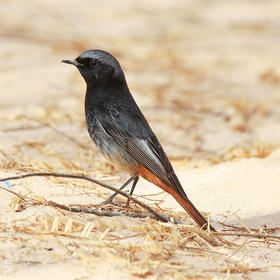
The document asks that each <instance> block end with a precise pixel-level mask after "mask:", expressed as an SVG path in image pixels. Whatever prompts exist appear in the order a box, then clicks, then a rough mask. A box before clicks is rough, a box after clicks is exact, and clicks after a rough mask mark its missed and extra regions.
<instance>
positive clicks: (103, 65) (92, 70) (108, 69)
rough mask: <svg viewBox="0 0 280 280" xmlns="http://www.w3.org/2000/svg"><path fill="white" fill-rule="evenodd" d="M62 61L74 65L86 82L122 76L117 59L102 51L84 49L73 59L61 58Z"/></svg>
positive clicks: (100, 81)
mask: <svg viewBox="0 0 280 280" xmlns="http://www.w3.org/2000/svg"><path fill="white" fill-rule="evenodd" d="M62 62H64V63H68V64H73V65H75V66H76V67H77V68H78V70H79V71H80V73H81V75H82V76H83V78H84V79H85V81H86V83H87V84H88V83H104V82H106V81H108V80H110V79H115V78H121V79H122V78H124V75H123V72H122V69H121V67H120V65H119V63H118V61H117V60H116V59H115V58H114V57H113V56H112V55H111V54H109V53H107V52H104V51H100V50H89V51H85V52H83V53H82V54H81V55H79V56H78V57H77V58H76V59H75V60H74V61H70V60H63V61H62Z"/></svg>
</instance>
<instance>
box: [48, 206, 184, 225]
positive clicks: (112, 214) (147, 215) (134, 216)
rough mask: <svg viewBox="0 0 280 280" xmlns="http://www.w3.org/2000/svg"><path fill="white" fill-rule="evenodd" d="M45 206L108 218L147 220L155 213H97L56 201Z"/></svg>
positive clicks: (178, 221)
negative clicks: (122, 217) (123, 217)
mask: <svg viewBox="0 0 280 280" xmlns="http://www.w3.org/2000/svg"><path fill="white" fill-rule="evenodd" d="M44 204H45V205H48V206H52V207H56V208H60V209H63V210H66V211H70V212H76V213H80V212H84V213H88V214H94V215H96V216H107V217H113V216H127V217H131V218H147V217H152V216H154V215H153V213H131V212H125V211H121V212H111V211H97V210H95V209H93V208H91V207H87V208H86V207H73V206H66V205H63V204H59V203H56V202H54V201H46V202H45V203H44ZM161 216H162V217H165V219H166V220H169V221H170V220H171V218H170V217H169V216H167V215H162V214H161ZM174 223H175V224H183V223H182V221H180V220H177V219H174Z"/></svg>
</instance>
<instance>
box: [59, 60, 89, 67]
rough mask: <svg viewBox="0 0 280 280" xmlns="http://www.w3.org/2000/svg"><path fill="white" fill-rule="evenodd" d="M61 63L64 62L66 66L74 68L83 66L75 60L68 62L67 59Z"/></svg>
mask: <svg viewBox="0 0 280 280" xmlns="http://www.w3.org/2000/svg"><path fill="white" fill-rule="evenodd" d="M61 62H64V63H67V64H73V65H74V66H76V67H81V66H84V65H83V64H81V63H79V62H78V61H77V60H76V59H75V60H73V61H72V60H68V59H65V60H62V61H61Z"/></svg>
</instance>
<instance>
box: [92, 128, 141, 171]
mask: <svg viewBox="0 0 280 280" xmlns="http://www.w3.org/2000/svg"><path fill="white" fill-rule="evenodd" d="M89 133H90V136H91V138H92V140H93V142H94V143H95V145H96V147H97V148H98V150H99V151H100V152H101V154H102V155H103V156H105V157H106V158H107V159H108V160H109V161H110V162H112V163H113V164H114V165H115V166H117V167H118V168H120V169H122V170H124V171H127V172H128V173H130V174H136V173H137V170H138V162H137V161H136V160H135V159H134V158H133V157H132V156H131V155H130V154H129V153H128V152H126V151H125V149H124V148H123V147H121V146H120V145H119V144H117V143H116V142H115V141H114V139H113V138H112V137H111V136H110V135H108V134H107V133H104V131H100V130H99V129H98V128H96V129H94V131H89Z"/></svg>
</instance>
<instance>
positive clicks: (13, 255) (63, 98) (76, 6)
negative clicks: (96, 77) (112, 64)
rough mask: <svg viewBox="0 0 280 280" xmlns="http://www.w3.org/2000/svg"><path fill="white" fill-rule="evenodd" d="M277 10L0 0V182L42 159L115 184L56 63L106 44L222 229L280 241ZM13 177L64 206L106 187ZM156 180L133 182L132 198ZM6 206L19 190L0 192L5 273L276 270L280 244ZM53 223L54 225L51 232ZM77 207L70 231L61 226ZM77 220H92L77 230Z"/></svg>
mask: <svg viewBox="0 0 280 280" xmlns="http://www.w3.org/2000/svg"><path fill="white" fill-rule="evenodd" d="M279 17H280V4H279V1H277V0H274V1H273V0H271V1H249V0H246V1H244V0H243V1H218V0H213V1H203V0H200V1H127V0H124V1H106V4H105V2H104V1H86V0H84V1H66V0H58V1H44V0H36V1H35V0H34V1H32V0H30V1H25V2H24V1H18V0H11V1H5V3H2V5H1V6H0V20H1V27H0V60H1V63H0V168H1V170H0V174H1V178H2V177H5V176H8V175H14V174H19V173H23V172H27V171H28V172H31V171H38V170H43V171H47V170H49V171H58V172H65V173H85V174H88V175H90V176H92V177H94V178H97V179H98V178H99V179H103V180H105V179H106V182H108V183H110V184H113V185H114V186H119V185H120V184H121V182H122V181H123V180H124V179H125V178H126V177H125V176H126V175H125V174H121V173H119V171H117V170H115V169H114V168H113V167H112V166H111V165H108V164H107V163H105V162H104V160H103V159H102V158H101V157H100V155H99V154H97V153H96V150H95V149H94V148H93V147H92V144H91V142H90V139H89V137H88V134H87V131H86V128H85V124H84V112H83V98H84V91H85V84H84V82H83V80H82V79H81V77H80V75H79V74H78V73H77V71H76V70H75V69H74V68H72V67H71V66H69V65H65V64H62V63H60V61H61V60H62V59H72V58H75V57H76V56H77V55H78V54H79V53H80V52H82V51H84V50H86V49H90V48H99V49H104V50H107V51H110V52H112V53H113V54H114V55H115V56H116V57H117V58H118V59H119V61H120V63H121V64H122V66H123V68H124V70H125V73H126V77H127V80H128V84H129V87H130V89H131V91H132V92H133V94H134V96H135V98H136V100H137V102H138V104H139V105H140V107H141V109H142V110H143V112H144V113H145V115H146V116H147V118H148V120H149V122H150V123H151V125H152V127H153V128H154V130H155V132H156V133H157V135H158V137H159V139H160V141H161V142H162V144H163V146H164V148H165V150H166V152H167V154H168V155H169V156H170V159H171V160H172V163H173V165H174V167H175V169H176V171H177V174H178V177H179V178H180V180H181V182H182V184H183V186H184V187H185V190H186V192H187V194H188V195H189V197H190V198H191V200H192V201H193V202H194V204H195V205H197V207H198V208H199V209H200V210H201V211H205V212H208V213H210V214H211V220H213V224H214V225H215V226H216V227H217V228H218V229H219V230H221V231H222V230H224V229H230V230H232V228H227V227H224V226H222V225H221V224H219V222H223V223H225V224H226V225H228V226H230V225H235V226H239V227H240V226H248V227H250V228H252V229H266V230H267V232H268V233H269V234H274V235H277V234H278V236H279V233H280V232H279V227H280V223H279V221H280V210H279V205H280V172H279V169H280V148H279V147H280V132H279V125H280V117H279V112H280V110H279V105H280V90H279V88H280V68H279V63H280V54H279V44H280V31H279V30H280V26H279ZM71 137H74V140H73V139H72V138H71ZM115 183H117V184H115ZM10 184H11V186H12V190H13V191H17V192H20V193H21V194H23V195H29V196H31V197H37V198H39V199H43V198H45V199H50V200H54V201H57V202H60V203H66V204H67V203H69V204H71V203H72V204H74V203H80V204H90V203H94V202H96V201H100V200H101V198H105V197H106V196H107V193H106V191H104V190H103V189H101V188H100V187H98V186H94V188H93V189H92V186H91V185H90V184H88V183H84V182H73V181H71V180H50V179H43V178H32V179H28V180H21V181H11V182H10ZM1 186H5V185H4V184H1ZM159 191H160V190H159V189H158V188H156V187H154V186H152V185H151V184H149V183H147V182H145V181H144V180H141V181H140V183H139V186H138V188H137V189H136V195H143V194H144V195H147V194H150V193H158V192H159ZM98 197H101V198H98ZM150 198H151V199H152V198H153V199H155V200H157V202H158V203H159V205H160V207H161V208H163V209H167V211H168V213H169V214H172V211H173V214H175V213H177V212H178V211H182V209H181V208H180V206H179V205H177V203H176V202H175V201H174V200H173V199H172V198H171V197H169V196H168V195H166V194H159V195H158V196H152V197H150ZM142 199H143V200H144V201H145V202H146V203H150V204H151V205H152V206H154V207H156V206H155V202H156V201H148V200H145V199H144V197H142ZM12 202H14V204H13V205H17V202H18V201H16V200H14V196H13V195H12V194H9V193H7V192H5V191H4V190H1V196H0V248H1V249H0V260H1V261H0V279H40V280H43V279H76V280H78V279H79V280H82V279H120V278H121V277H122V278H123V279H138V278H141V277H142V278H147V279H208V278H209V279H280V273H279V271H280V246H279V240H278V241H277V240H270V241H268V242H267V243H264V242H263V240H258V239H256V238H238V237H228V238H227V237H226V239H227V240H229V241H231V242H234V243H236V244H243V245H242V246H243V247H241V248H239V247H234V246H227V245H223V246H222V245H221V246H218V247H215V248H211V247H209V246H208V245H207V244H205V242H202V241H200V240H198V239H197V238H194V240H193V239H192V238H189V237H188V238H187V236H188V234H189V233H188V232H187V229H185V228H184V227H181V226H175V225H164V224H161V223H158V222H155V221H153V220H151V219H145V220H141V219H137V220H135V219H128V218H124V217H122V218H97V217H95V216H92V215H84V214H70V213H67V212H66V213H64V212H60V211H58V210H55V209H52V208H48V207H45V206H30V205H29V206H28V205H26V208H25V209H24V210H23V211H21V212H14V210H13V207H12V206H13V205H11V203H12ZM168 209H169V210H168ZM171 210H172V211H171ZM176 215H177V214H176ZM180 217H181V218H182V219H183V220H185V219H187V215H185V214H184V213H181V214H180ZM55 218H59V223H60V224H59V228H58V229H55V228H54V229H53V230H52V227H53V225H54V224H55V223H56V222H55ZM71 218H72V219H73V221H75V223H74V224H73V226H72V233H73V236H70V235H67V234H66V233H65V225H66V224H67V222H69V221H71ZM87 222H92V223H93V225H94V227H93V228H92V231H91V233H90V234H89V235H88V236H87V237H86V238H85V237H84V236H82V233H81V232H82V230H83V228H84V226H85V225H86V224H87ZM190 223H191V221H188V224H190ZM243 232H245V231H244V230H243ZM244 242H245V243H244Z"/></svg>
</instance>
